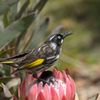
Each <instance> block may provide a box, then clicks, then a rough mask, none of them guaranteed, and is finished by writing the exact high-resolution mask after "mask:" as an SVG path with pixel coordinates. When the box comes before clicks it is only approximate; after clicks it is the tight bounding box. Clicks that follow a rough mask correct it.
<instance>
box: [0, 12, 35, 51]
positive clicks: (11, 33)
mask: <svg viewBox="0 0 100 100" xmlns="http://www.w3.org/2000/svg"><path fill="white" fill-rule="evenodd" d="M34 19H35V13H31V14H29V15H27V16H25V17H24V18H22V19H20V20H17V21H15V22H13V23H12V24H11V25H9V26H8V27H7V28H5V30H4V31H3V32H2V33H1V34H0V51H1V50H2V49H3V48H4V47H5V46H6V45H7V44H8V43H9V42H10V41H11V40H12V39H14V38H15V37H16V36H18V35H19V34H20V33H21V32H22V31H24V30H25V29H26V28H28V27H29V26H30V24H31V23H32V22H33V20H34Z"/></svg>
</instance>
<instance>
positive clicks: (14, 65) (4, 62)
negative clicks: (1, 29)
mask: <svg viewBox="0 0 100 100" xmlns="http://www.w3.org/2000/svg"><path fill="white" fill-rule="evenodd" d="M0 63H2V64H6V65H10V66H12V67H15V68H18V64H16V63H14V62H13V61H11V60H8V59H7V58H0Z"/></svg>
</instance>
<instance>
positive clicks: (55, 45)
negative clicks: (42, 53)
mask: <svg viewBox="0 0 100 100" xmlns="http://www.w3.org/2000/svg"><path fill="white" fill-rule="evenodd" d="M50 47H51V48H52V49H53V50H56V48H57V44H56V43H53V42H52V43H50Z"/></svg>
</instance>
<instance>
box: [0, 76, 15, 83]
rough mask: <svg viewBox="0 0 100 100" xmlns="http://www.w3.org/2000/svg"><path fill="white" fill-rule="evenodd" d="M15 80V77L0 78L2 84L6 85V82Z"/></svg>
mask: <svg viewBox="0 0 100 100" xmlns="http://www.w3.org/2000/svg"><path fill="white" fill-rule="evenodd" d="M13 78H14V77H11V76H6V77H0V83H6V82H8V81H10V80H11V79H13Z"/></svg>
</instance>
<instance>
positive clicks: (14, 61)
mask: <svg viewBox="0 0 100 100" xmlns="http://www.w3.org/2000/svg"><path fill="white" fill-rule="evenodd" d="M31 51H32V50H27V51H24V52H22V53H19V54H17V55H15V56H13V57H9V58H0V63H3V64H7V65H11V66H13V67H16V68H17V67H18V64H19V63H20V62H21V61H22V60H24V59H25V58H26V56H28V55H29V53H30V52H31Z"/></svg>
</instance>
